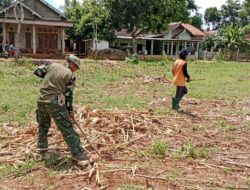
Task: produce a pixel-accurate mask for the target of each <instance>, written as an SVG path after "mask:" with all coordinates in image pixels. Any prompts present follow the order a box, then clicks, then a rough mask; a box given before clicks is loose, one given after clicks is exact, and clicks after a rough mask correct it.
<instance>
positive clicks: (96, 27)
mask: <svg viewBox="0 0 250 190" xmlns="http://www.w3.org/2000/svg"><path fill="white" fill-rule="evenodd" d="M12 2H13V0H1V2H0V10H1V9H3V8H4V7H6V6H8V5H10V4H11V3H12ZM64 2H65V3H64V6H63V7H61V8H60V9H61V10H62V11H63V12H64V14H65V15H66V16H67V17H68V19H69V20H71V21H72V22H73V23H74V26H73V27H72V28H69V29H67V34H68V35H69V36H70V38H71V39H72V40H75V41H77V40H82V39H89V38H93V37H95V38H98V39H104V40H112V39H113V38H114V37H115V32H116V31H121V30H122V29H125V30H126V31H127V32H128V33H129V34H131V37H132V38H133V42H134V44H135V41H136V38H137V37H138V36H140V35H141V34H143V33H148V32H152V33H160V32H162V31H165V30H167V28H168V25H169V23H170V22H179V21H182V22H185V23H190V24H192V25H194V26H196V27H198V28H201V27H202V25H203V21H202V20H203V18H202V15H201V14H200V13H199V7H198V6H197V5H196V4H195V1H194V0H178V1H177V0H81V1H78V0H64ZM204 21H205V24H206V26H207V29H208V30H218V31H219V32H218V35H217V36H216V37H214V36H208V37H207V38H206V40H205V43H204V44H203V47H204V48H205V49H212V48H230V49H237V48H240V47H243V46H244V47H245V46H248V45H249V42H248V41H246V40H245V35H246V33H247V32H249V28H250V27H249V22H250V0H244V1H243V3H242V4H241V3H240V1H239V0H227V1H226V3H225V4H223V5H222V6H221V8H220V9H217V8H216V7H210V8H207V9H206V11H205V14H204Z"/></svg>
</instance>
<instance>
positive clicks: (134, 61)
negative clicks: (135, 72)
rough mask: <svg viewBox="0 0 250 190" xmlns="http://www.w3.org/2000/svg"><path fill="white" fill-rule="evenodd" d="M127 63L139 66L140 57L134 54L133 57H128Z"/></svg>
mask: <svg viewBox="0 0 250 190" xmlns="http://www.w3.org/2000/svg"><path fill="white" fill-rule="evenodd" d="M125 62H126V63H128V64H134V65H137V64H138V63H139V57H138V55H137V54H133V55H132V56H131V57H127V58H126V59H125Z"/></svg>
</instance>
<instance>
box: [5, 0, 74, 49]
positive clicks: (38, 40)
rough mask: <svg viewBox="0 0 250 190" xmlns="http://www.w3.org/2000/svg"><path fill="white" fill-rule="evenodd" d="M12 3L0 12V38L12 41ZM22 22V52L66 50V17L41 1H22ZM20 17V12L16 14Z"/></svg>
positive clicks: (13, 38)
mask: <svg viewBox="0 0 250 190" xmlns="http://www.w3.org/2000/svg"><path fill="white" fill-rule="evenodd" d="M16 4H20V2H19V1H18V2H16V3H13V4H12V5H10V6H9V7H7V8H5V9H3V10H2V11H0V27H1V28H2V32H1V34H0V36H2V37H0V40H1V39H2V43H3V44H5V43H6V42H8V43H12V44H15V42H16V31H17V26H18V25H17V21H16V19H15V15H14V11H13V9H14V6H15V5H16ZM22 4H23V9H24V21H23V22H22V27H21V40H20V49H22V51H23V52H24V53H32V54H36V53H48V52H51V53H61V54H64V53H65V49H66V48H65V40H66V37H67V36H66V35H65V32H64V31H65V28H67V27H72V26H73V23H71V22H68V21H67V19H66V17H65V16H64V15H63V14H62V13H60V12H59V11H58V10H57V9H55V8H54V7H52V6H51V5H50V4H48V3H47V2H46V1H44V0H22ZM18 15H19V16H20V13H18Z"/></svg>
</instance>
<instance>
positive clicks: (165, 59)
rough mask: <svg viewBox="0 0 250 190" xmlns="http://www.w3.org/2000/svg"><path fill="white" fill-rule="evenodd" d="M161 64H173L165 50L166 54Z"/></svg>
mask: <svg viewBox="0 0 250 190" xmlns="http://www.w3.org/2000/svg"><path fill="white" fill-rule="evenodd" d="M160 64H161V65H162V66H164V65H170V64H172V62H171V61H170V60H169V59H168V56H167V54H166V53H165V52H164V54H163V56H162V60H161V61H160Z"/></svg>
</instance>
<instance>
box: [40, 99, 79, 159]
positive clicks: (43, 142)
mask: <svg viewBox="0 0 250 190" xmlns="http://www.w3.org/2000/svg"><path fill="white" fill-rule="evenodd" d="M37 107H38V108H37V110H36V115H37V122H38V124H39V126H38V145H37V146H38V148H41V149H43V148H48V132H49V128H50V126H51V118H52V119H53V120H54V121H55V123H56V125H57V128H58V129H59V130H60V132H61V133H62V136H63V138H64V140H65V142H66V143H67V145H68V147H69V149H70V151H71V154H72V156H73V157H75V156H77V155H79V154H83V153H84V150H83V148H82V147H81V142H80V137H79V135H78V134H77V133H76V131H75V130H74V128H73V125H72V122H71V120H70V118H69V115H68V111H67V109H66V107H65V106H61V105H59V104H58V99H57V98H55V99H54V100H52V101H51V102H50V103H40V102H38V103H37Z"/></svg>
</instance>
